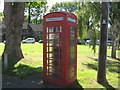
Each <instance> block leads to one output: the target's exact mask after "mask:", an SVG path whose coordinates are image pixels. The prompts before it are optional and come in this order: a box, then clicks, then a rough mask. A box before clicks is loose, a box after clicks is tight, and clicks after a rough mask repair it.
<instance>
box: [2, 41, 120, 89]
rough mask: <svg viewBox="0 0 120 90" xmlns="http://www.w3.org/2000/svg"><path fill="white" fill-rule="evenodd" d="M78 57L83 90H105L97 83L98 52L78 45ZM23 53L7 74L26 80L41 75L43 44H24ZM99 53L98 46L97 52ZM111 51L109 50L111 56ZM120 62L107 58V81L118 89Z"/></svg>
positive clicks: (78, 74)
mask: <svg viewBox="0 0 120 90" xmlns="http://www.w3.org/2000/svg"><path fill="white" fill-rule="evenodd" d="M3 49H4V44H3V43H0V55H1V54H2V52H3ZM77 50H78V51H77V52H78V55H77V57H78V58H77V80H78V82H79V84H80V85H81V86H82V87H83V88H104V86H102V85H100V84H98V83H97V82H96V78H97V66H98V52H96V54H95V55H94V53H93V51H92V50H91V48H89V46H85V45H78V49H77ZM22 51H23V54H24V56H25V58H24V59H22V60H20V61H19V62H18V63H17V64H16V65H15V67H16V68H15V69H14V70H13V72H11V73H7V74H10V75H13V76H16V77H20V78H24V77H25V76H28V75H31V74H35V73H41V72H42V68H41V66H42V63H43V54H42V53H43V44H40V43H35V44H22ZM96 51H98V46H97V50H96ZM110 51H111V49H108V50H107V52H108V53H107V55H108V56H110ZM119 64H120V61H118V60H117V59H112V58H110V57H107V79H108V82H109V84H110V85H111V86H112V87H114V88H118V81H119V80H118V66H119ZM119 78H120V77H119ZM119 84H120V83H119Z"/></svg>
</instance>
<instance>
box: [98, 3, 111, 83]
mask: <svg viewBox="0 0 120 90" xmlns="http://www.w3.org/2000/svg"><path fill="white" fill-rule="evenodd" d="M108 5H109V3H108V2H102V16H101V27H100V47H99V57H98V73H97V82H98V83H100V84H104V83H107V79H106V54H107V29H108Z"/></svg>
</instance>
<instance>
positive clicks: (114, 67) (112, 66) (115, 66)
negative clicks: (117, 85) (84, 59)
mask: <svg viewBox="0 0 120 90" xmlns="http://www.w3.org/2000/svg"><path fill="white" fill-rule="evenodd" d="M88 58H90V59H92V60H94V61H96V62H94V63H83V65H86V66H87V67H88V68H90V69H94V70H97V67H98V59H97V58H92V57H88ZM119 68H120V62H119V61H113V60H109V59H107V70H108V71H109V72H115V73H120V69H119Z"/></svg>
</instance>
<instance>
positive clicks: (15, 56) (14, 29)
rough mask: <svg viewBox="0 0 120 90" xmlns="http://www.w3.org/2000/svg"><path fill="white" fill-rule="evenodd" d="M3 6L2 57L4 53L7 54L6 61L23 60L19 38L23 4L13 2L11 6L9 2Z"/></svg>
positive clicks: (22, 18) (20, 36)
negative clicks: (4, 40) (4, 34)
mask: <svg viewBox="0 0 120 90" xmlns="http://www.w3.org/2000/svg"><path fill="white" fill-rule="evenodd" d="M4 5H5V6H4V17H5V25H6V44H5V49H4V52H3V55H2V56H4V53H7V55H8V61H9V60H14V61H19V60H20V59H22V58H23V54H22V50H21V38H22V25H23V21H24V7H25V3H23V2H15V3H14V4H13V3H11V2H5V4H4ZM3 59H4V58H3Z"/></svg>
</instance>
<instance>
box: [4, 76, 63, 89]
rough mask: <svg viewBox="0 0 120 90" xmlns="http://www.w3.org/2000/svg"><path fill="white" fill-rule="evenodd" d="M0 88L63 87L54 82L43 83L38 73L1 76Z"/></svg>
mask: <svg viewBox="0 0 120 90" xmlns="http://www.w3.org/2000/svg"><path fill="white" fill-rule="evenodd" d="M2 88H63V87H59V86H57V85H54V84H43V80H42V76H41V75H40V74H37V75H32V76H29V77H27V78H25V79H18V78H15V77H11V76H6V75H4V76H2Z"/></svg>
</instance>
